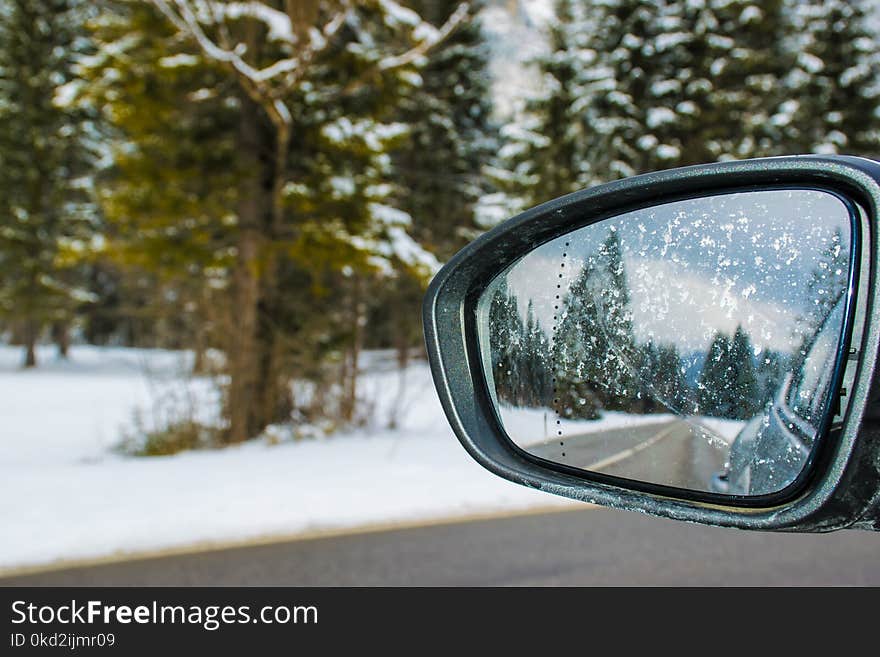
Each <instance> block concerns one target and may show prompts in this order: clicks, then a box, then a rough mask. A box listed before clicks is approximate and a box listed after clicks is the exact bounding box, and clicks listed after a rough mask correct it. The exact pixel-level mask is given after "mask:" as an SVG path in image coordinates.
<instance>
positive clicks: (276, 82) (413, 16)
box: [146, 0, 470, 129]
mask: <svg viewBox="0 0 880 657" xmlns="http://www.w3.org/2000/svg"><path fill="white" fill-rule="evenodd" d="M146 1H147V2H149V3H150V4H152V5H153V6H154V7H156V9H157V10H158V11H159V12H160V13H161V14H162V15H163V16H165V18H166V19H167V20H168V21H169V22H170V23H171V24H172V25H173V26H174V27H175V28H177V30H178V31H179V32H181V33H182V34H183V35H185V36H187V37H189V38H190V39H192V40H193V41H195V43H196V44H197V45H198V47H199V49H200V50H201V52H202V54H203V55H204V56H205V57H207V58H209V59H212V60H214V61H216V62H219V63H221V64H224V65H226V66H228V67H229V68H231V69H232V70H233V71H234V72H235V74H236V76H237V78H238V79H239V82H240V83H241V85H242V87H243V88H244V90H245V91H246V92H247V94H248V95H249V96H250V98H251V99H252V100H253V101H254V102H256V103H257V104H259V105H260V106H262V107H263V108H264V109H265V111H266V112H267V113H268V114H269V117H270V119H271V120H272V121H273V123H275V124H276V126H278V127H279V128H281V127H285V129H287V128H289V126H290V123H291V112H290V110H289V108H288V107H287V106H286V105H285V103H284V102H283V101H282V100H281V98H282V97H283V96H285V95H286V94H288V93H289V92H290V91H292V90H293V89H295V88H296V85H297V84H299V82H300V81H301V80H302V78H303V76H304V75H305V74H306V71H307V70H308V68H309V65H310V64H311V62H312V61H313V60H314V58H315V57H316V56H317V55H318V54H319V53H320V52H321V51H322V50H323V49H324V48H326V47H327V46H328V44H329V43H330V41H331V40H332V37H333V36H334V35H335V34H336V33H337V32H338V31H339V30H340V28H341V27H342V26H343V25H344V24H345V23H346V21H347V20H348V19H349V17H350V15H351V13H352V11H353V9H354V4H353V3H352V1H351V0H338V1H337V2H336V3H335V5H336V8H335V10H334V11H332V12H330V18H329V19H328V20H327V22H326V23H325V24H324V25H323V26H320V27H315V26H312V25H300V24H295V21H294V19H295V18H296V16H295V15H294V14H295V12H294V13H292V12H293V10H294V9H296V7H295V6H294V7H293V9H289V10H288V13H285V12H283V11H280V10H278V9H274V8H272V7H269V6H268V5H266V4H264V3H262V2H259V1H258V0H249V1H248V2H227V3H220V2H206V1H205V0H146ZM379 3H380V6H381V7H382V9H383V11H384V13H385V20H386V23H387V24H388V25H389V26H390V27H395V26H405V27H406V28H408V29H410V30H411V35H412V38H413V39H414V40H415V41H416V44H415V45H414V46H413V47H412V48H411V49H409V50H407V51H406V52H403V53H400V54H397V55H388V56H386V57H384V58H382V59H380V60H379V61H378V63H377V64H376V66H375V67H374V68H373V69H371V71H368V72H367V74H365V75H364V76H361V77H359V78H357V79H356V80H353V81H352V82H351V83H349V84H348V85H346V86H345V88H344V89H343V93H346V92H350V91H351V90H352V89H355V88H359V87H360V86H362V85H363V84H364V82H365V79H366V78H367V77H369V76H370V75H371V74H372V73H375V72H385V71H391V70H394V69H397V68H401V67H404V66H407V65H409V64H411V63H414V62H416V61H417V60H419V59H420V58H422V57H424V56H425V55H426V54H427V53H428V52H429V51H430V50H431V49H432V48H434V47H436V46H437V45H438V44H440V43H441V42H442V41H443V40H445V39H446V38H447V37H448V36H449V35H450V34H452V32H453V31H454V30H455V29H456V28H457V27H458V26H459V24H461V23H462V22H463V21H464V20H465V18H466V16H467V15H468V13H469V12H470V4H469V3H468V2H462V3H461V4H460V5H459V6H458V7H457V8H456V10H455V11H454V12H452V14H451V15H450V16H449V18H448V19H447V20H446V22H445V23H444V24H443V25H442V26H441V27H439V28H437V27H434V26H433V25H431V24H430V23H428V22H427V21H425V20H423V19H422V18H421V16H419V14H417V13H416V12H414V11H412V10H411V9H407V8H405V7H402V6H401V5H399V4H398V3H397V2H394V0H379ZM291 6H292V5H291ZM241 18H250V19H253V20H259V21H261V22H263V23H265V24H266V26H267V31H268V36H269V38H270V39H274V40H279V41H284V42H285V43H287V44H289V45H290V46H291V49H292V51H293V53H294V54H293V55H292V56H290V57H285V58H284V59H280V60H278V61H276V62H274V63H272V64H270V65H268V66H266V67H264V68H257V66H256V65H255V64H250V63H248V62H247V61H245V59H244V55H246V54H247V47H246V46H245V44H243V43H232V41H231V39H230V38H229V31H228V30H227V29H226V25H225V24H224V23H225V21H227V20H237V19H241ZM300 22H302V21H300ZM206 27H215V28H217V29H216V32H217V33H218V34H219V39H215V38H212V36H210V34H209V31H206ZM210 31H215V30H210Z"/></svg>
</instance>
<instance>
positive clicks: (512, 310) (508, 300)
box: [489, 282, 527, 406]
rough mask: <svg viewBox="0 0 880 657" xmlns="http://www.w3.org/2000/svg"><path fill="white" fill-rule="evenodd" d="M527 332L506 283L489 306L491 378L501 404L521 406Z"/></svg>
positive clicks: (494, 295)
mask: <svg viewBox="0 0 880 657" xmlns="http://www.w3.org/2000/svg"><path fill="white" fill-rule="evenodd" d="M525 340H526V331H525V327H524V326H523V322H522V317H521V316H520V313H519V307H518V302H517V300H516V295H514V294H512V293H510V292H508V289H507V286H506V285H505V284H503V282H502V284H500V285H499V286H498V287H497V288H496V289H495V291H494V293H493V295H492V299H491V301H490V305H489V349H490V352H491V357H490V361H491V365H492V378H493V379H494V382H495V391H496V394H497V395H498V398H499V400H500V401H503V402H506V403H508V404H510V405H513V406H520V405H521V401H522V400H521V382H522V379H523V376H524V375H525V373H524V372H523V367H524V366H525V364H526V360H525V358H523V354H524V353H525V351H526V348H527V346H526V342H525Z"/></svg>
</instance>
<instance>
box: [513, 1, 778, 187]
mask: <svg viewBox="0 0 880 657" xmlns="http://www.w3.org/2000/svg"><path fill="white" fill-rule="evenodd" d="M558 17H559V25H558V26H557V27H555V28H554V31H553V36H552V39H551V41H552V43H551V47H552V49H553V51H552V53H551V54H550V55H549V56H548V57H546V58H545V59H543V60H542V61H541V62H540V66H541V70H542V73H543V75H544V79H545V85H544V91H543V92H542V93H541V94H540V95H539V96H538V97H537V98H536V99H535V100H534V101H533V102H532V103H531V105H530V110H531V114H532V116H531V118H530V121H529V122H528V123H527V125H528V126H529V128H531V134H537V135H546V136H547V137H548V139H547V140H546V141H545V142H543V143H540V142H539V146H538V147H537V148H534V147H532V148H525V147H523V148H521V149H520V150H521V151H522V152H523V153H524V155H523V156H522V158H521V159H525V160H531V161H533V162H535V166H534V167H533V168H531V169H528V173H529V174H530V175H531V179H530V180H528V183H529V184H531V185H533V188H534V189H535V190H536V192H535V197H534V199H533V200H534V201H539V200H546V199H547V198H551V197H552V196H554V195H558V194H560V193H563V192H568V191H574V190H575V189H578V188H581V187H584V186H587V185H589V184H595V183H598V182H604V181H607V180H612V179H615V178H621V177H625V176H630V175H633V174H636V173H643V172H646V171H653V170H657V169H664V168H670V167H674V166H683V165H687V164H697V163H703V162H709V161H713V160H718V159H729V158H741V157H752V156H758V155H768V154H776V153H779V152H785V150H786V147H787V145H788V144H787V143H786V142H784V141H783V139H784V138H785V136H786V134H787V133H786V132H785V130H784V125H783V124H785V117H786V114H785V111H786V109H787V108H788V106H785V105H784V103H785V101H786V100H787V98H786V95H785V91H784V90H783V88H782V79H783V77H784V75H785V73H786V72H787V70H788V68H789V67H790V63H791V61H792V54H791V53H790V51H789V50H787V49H786V45H785V44H787V42H788V41H787V39H786V38H785V37H786V30H787V23H786V21H785V12H784V11H783V6H782V0H772V1H771V2H764V3H756V2H750V1H747V0H705V1H698V2H687V3H681V2H654V1H653V0H608V1H606V2H600V3H596V2H589V1H587V0H583V1H581V2H575V1H573V0H572V1H570V2H562V3H560V5H559V12H558ZM533 141H534V140H533ZM509 168H511V169H520V170H521V169H523V168H524V167H523V164H522V162H518V163H515V164H514V165H512V166H510V167H509Z"/></svg>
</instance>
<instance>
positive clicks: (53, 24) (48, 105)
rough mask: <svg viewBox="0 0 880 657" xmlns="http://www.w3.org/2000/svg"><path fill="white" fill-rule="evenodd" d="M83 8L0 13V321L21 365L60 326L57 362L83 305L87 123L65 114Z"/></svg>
mask: <svg viewBox="0 0 880 657" xmlns="http://www.w3.org/2000/svg"><path fill="white" fill-rule="evenodd" d="M88 12H89V5H88V4H87V3H84V2H79V1H78V0H41V1H39V2H33V1H32V0H11V1H10V2H7V3H4V4H3V5H2V7H0V171H2V172H3V173H2V176H0V319H7V320H9V321H14V322H17V323H18V324H19V325H20V326H19V329H20V331H21V334H22V336H23V338H24V342H25V347H26V354H25V359H24V364H25V366H26V367H31V366H34V365H36V354H35V344H36V341H37V339H38V338H39V335H40V333H41V331H42V329H43V327H45V326H46V325H47V324H55V325H56V335H57V337H58V338H59V345H60V346H61V351H62V354H63V353H64V352H65V351H66V343H67V338H66V332H67V328H66V327H67V326H68V325H69V323H70V321H71V319H72V316H73V313H74V312H75V310H76V309H77V307H78V306H79V305H81V304H82V303H83V302H84V301H87V300H89V296H88V294H87V293H86V292H85V290H84V289H83V286H82V283H83V274H84V267H83V266H82V263H83V258H84V256H85V255H86V253H87V252H88V251H89V250H90V249H91V244H92V236H93V234H94V232H95V229H96V222H97V217H96V215H95V213H94V209H93V206H92V204H91V198H90V194H89V190H90V186H91V180H90V177H89V175H90V173H91V170H92V165H93V162H94V159H95V153H94V151H93V149H92V146H91V144H90V140H89V134H88V132H89V125H90V124H89V122H88V120H87V119H88V117H87V116H85V115H83V114H82V113H81V112H80V111H78V110H77V109H76V108H73V107H70V106H69V102H68V100H69V96H70V95H71V93H72V92H73V91H75V88H76V85H77V84H78V81H77V78H76V75H75V72H74V63H75V61H74V60H75V58H76V56H77V55H78V54H82V53H83V51H85V50H87V49H88V48H89V47H90V46H89V44H88V42H87V40H86V39H85V38H84V37H83V34H82V31H83V21H84V19H85V17H86V15H87V14H88Z"/></svg>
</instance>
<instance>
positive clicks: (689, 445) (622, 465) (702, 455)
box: [526, 420, 728, 491]
mask: <svg viewBox="0 0 880 657" xmlns="http://www.w3.org/2000/svg"><path fill="white" fill-rule="evenodd" d="M526 451H528V452H530V453H531V454H534V455H535V456H540V457H541V458H544V459H547V460H548V461H555V462H558V463H565V464H566V465H570V466H574V467H577V468H581V469H584V470H591V471H594V472H602V473H603V474H609V475H614V476H617V477H625V478H627V479H634V480H637V481H645V482H650V483H654V484H663V485H666V486H674V487H678V488H689V489H692V490H700V491H710V490H711V488H710V486H709V484H710V481H711V477H712V474H713V473H715V472H717V471H718V470H720V469H721V468H722V466H723V465H724V461H725V459H726V457H727V451H728V446H727V445H726V444H725V443H723V442H722V441H721V440H718V439H712V440H710V439H709V435H708V434H707V432H706V430H705V429H703V428H702V427H700V425H698V424H697V423H694V422H687V421H684V420H674V421H672V422H658V423H656V424H646V425H637V426H634V427H629V428H621V429H614V430H610V431H600V432H596V433H583V434H577V435H571V436H563V437H562V438H559V439H556V440H552V441H547V442H545V443H540V444H538V445H532V446H530V447H528V448H526Z"/></svg>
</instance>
